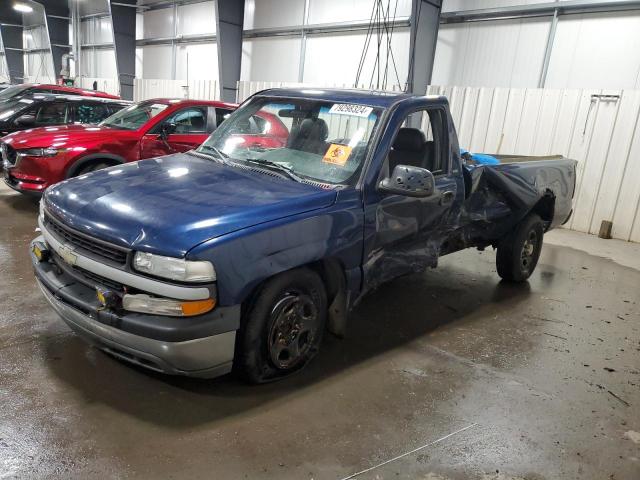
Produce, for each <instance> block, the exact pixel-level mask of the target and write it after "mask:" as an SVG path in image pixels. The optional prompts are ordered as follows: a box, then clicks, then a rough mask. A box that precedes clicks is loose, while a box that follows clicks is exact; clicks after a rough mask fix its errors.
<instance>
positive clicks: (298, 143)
mask: <svg viewBox="0 0 640 480" xmlns="http://www.w3.org/2000/svg"><path fill="white" fill-rule="evenodd" d="M328 136H329V127H328V126H327V122H325V121H324V120H322V119H321V118H313V119H312V118H307V119H305V120H303V122H302V123H301V124H300V126H299V127H298V128H296V129H294V130H293V131H292V132H291V134H290V135H289V139H288V140H287V148H290V149H292V150H300V151H303V152H309V153H316V154H318V155H323V154H324V153H325V152H326V151H327V148H328V145H327V143H326V142H325V140H326V139H327V137H328Z"/></svg>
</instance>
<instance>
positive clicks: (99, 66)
mask: <svg viewBox="0 0 640 480" xmlns="http://www.w3.org/2000/svg"><path fill="white" fill-rule="evenodd" d="M81 55H82V61H81V63H80V66H81V68H82V72H81V74H82V76H84V77H92V78H117V77H118V70H117V66H116V54H115V50H114V49H113V48H99V49H91V48H83V49H82V51H81Z"/></svg>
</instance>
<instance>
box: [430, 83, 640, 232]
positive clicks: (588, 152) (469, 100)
mask: <svg viewBox="0 0 640 480" xmlns="http://www.w3.org/2000/svg"><path fill="white" fill-rule="evenodd" d="M429 93H433V94H440V95H446V96H447V97H448V98H449V101H450V103H451V111H452V114H453V116H454V119H455V122H456V125H457V128H458V135H459V137H460V145H461V146H462V147H465V148H468V149H469V150H471V151H473V152H485V153H499V154H517V155H553V154H559V155H564V156H566V157H569V158H573V159H575V160H577V161H578V181H577V188H576V193H575V197H574V214H573V217H572V219H571V221H570V222H569V223H568V224H567V227H568V228H570V229H572V230H578V231H581V232H589V233H594V234H595V233H598V231H599V229H600V223H601V222H602V220H610V221H612V222H613V236H614V237H615V238H620V239H623V240H631V241H635V242H640V215H639V214H638V209H639V207H640V182H639V181H638V178H640V129H639V128H638V119H639V115H640V91H639V90H599V89H591V90H555V89H509V88H473V87H437V86H434V87H430V88H429ZM604 95H608V97H606V96H604Z"/></svg>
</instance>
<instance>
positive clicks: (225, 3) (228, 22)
mask: <svg viewBox="0 0 640 480" xmlns="http://www.w3.org/2000/svg"><path fill="white" fill-rule="evenodd" d="M216 19H217V38H218V42H217V44H218V78H219V84H220V98H221V99H222V100H223V101H225V102H235V101H236V96H237V91H238V81H239V80H240V66H241V62H242V29H243V25H244V2H243V1H238V0H218V1H217V2H216Z"/></svg>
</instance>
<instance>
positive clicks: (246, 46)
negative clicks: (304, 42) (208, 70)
mask: <svg viewBox="0 0 640 480" xmlns="http://www.w3.org/2000/svg"><path fill="white" fill-rule="evenodd" d="M300 44H301V40H300V38H297V37H267V38H252V39H246V40H244V42H243V43H242V73H241V76H240V78H241V79H242V80H256V81H266V82H270V81H284V82H295V81H297V80H298V70H299V64H300Z"/></svg>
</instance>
